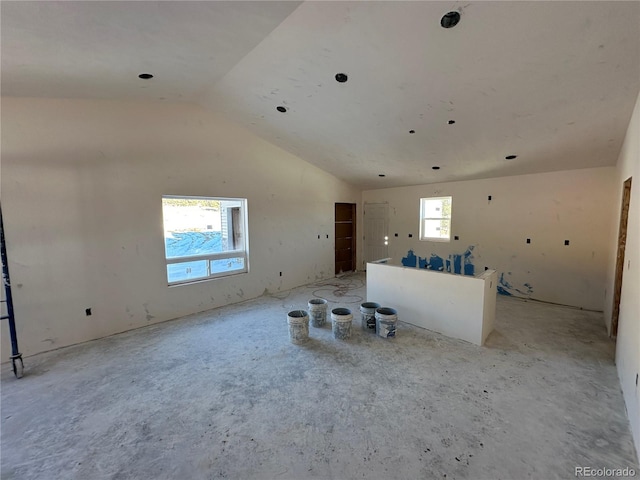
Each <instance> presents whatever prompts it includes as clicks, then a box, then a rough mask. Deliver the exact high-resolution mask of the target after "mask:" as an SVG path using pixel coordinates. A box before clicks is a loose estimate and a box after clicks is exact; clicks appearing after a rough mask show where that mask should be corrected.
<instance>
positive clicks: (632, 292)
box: [604, 95, 640, 458]
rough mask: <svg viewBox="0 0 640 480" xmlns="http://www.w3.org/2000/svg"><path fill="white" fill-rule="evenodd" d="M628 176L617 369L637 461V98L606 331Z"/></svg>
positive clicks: (623, 156) (625, 149)
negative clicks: (625, 240) (629, 185)
mask: <svg viewBox="0 0 640 480" xmlns="http://www.w3.org/2000/svg"><path fill="white" fill-rule="evenodd" d="M629 177H632V178H633V180H632V182H631V203H630V204H629V217H628V225H627V243H626V248H625V259H624V269H623V274H622V293H621V296H620V314H619V316H618V335H617V340H616V366H617V369H618V375H619V377H620V384H621V386H622V392H623V394H624V399H625V403H626V405H627V414H628V415H629V422H630V424H631V431H632V432H633V438H634V440H635V444H636V451H637V452H638V457H639V458H640V390H639V388H640V387H639V383H640V381H639V380H638V374H639V373H640V95H639V96H638V99H637V101H636V106H635V109H634V111H633V116H632V117H631V122H630V123H629V129H628V130H627V136H626V138H625V141H624V144H623V146H622V150H621V151H620V156H619V158H618V164H617V168H616V179H615V182H616V191H615V194H614V199H615V200H614V208H613V212H612V216H613V217H614V219H615V221H616V223H615V227H614V231H615V235H614V238H613V239H612V242H611V244H610V245H609V252H610V260H609V270H608V276H607V298H606V302H605V311H604V312H605V319H606V322H607V327H608V329H609V332H610V331H611V310H612V307H613V288H614V274H615V265H616V254H617V245H618V222H619V219H620V206H621V202H622V184H623V182H624V181H625V180H627V179H628V178H629Z"/></svg>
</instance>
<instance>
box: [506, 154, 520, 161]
mask: <svg viewBox="0 0 640 480" xmlns="http://www.w3.org/2000/svg"><path fill="white" fill-rule="evenodd" d="M517 157H518V155H507V156H506V157H504V158H505V159H506V160H513V159H514V158H517Z"/></svg>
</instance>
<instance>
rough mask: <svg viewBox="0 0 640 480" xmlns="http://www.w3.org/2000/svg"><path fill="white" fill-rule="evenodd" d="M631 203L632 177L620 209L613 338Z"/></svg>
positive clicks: (628, 182) (612, 324)
mask: <svg viewBox="0 0 640 480" xmlns="http://www.w3.org/2000/svg"><path fill="white" fill-rule="evenodd" d="M630 202H631V177H629V178H627V179H626V180H625V182H624V184H623V186H622V206H621V208H620V228H619V229H618V253H617V256H616V273H615V280H614V284H613V310H612V312H611V338H616V336H617V335H618V317H619V316H620V295H621V294H622V274H623V272H624V251H625V247H626V245H627V223H628V220H629V203H630Z"/></svg>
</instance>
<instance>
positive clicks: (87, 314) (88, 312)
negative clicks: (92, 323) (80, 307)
mask: <svg viewBox="0 0 640 480" xmlns="http://www.w3.org/2000/svg"><path fill="white" fill-rule="evenodd" d="M84 314H85V315H86V316H87V317H90V316H91V309H90V308H85V309H84Z"/></svg>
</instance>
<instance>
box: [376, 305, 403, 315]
mask: <svg viewBox="0 0 640 480" xmlns="http://www.w3.org/2000/svg"><path fill="white" fill-rule="evenodd" d="M376 313H379V314H380V315H397V314H398V311H397V310H394V309H393V308H389V307H380V308H378V309H376Z"/></svg>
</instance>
